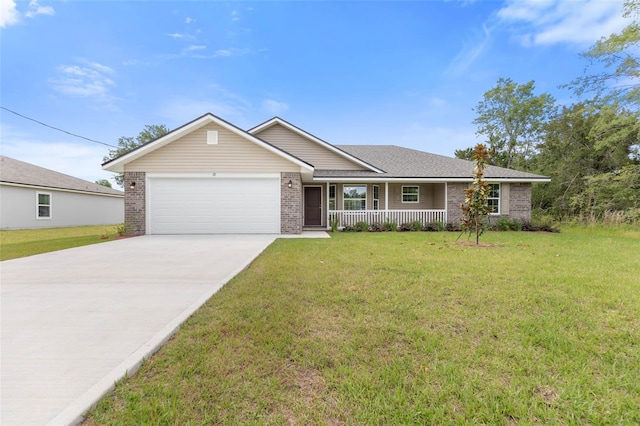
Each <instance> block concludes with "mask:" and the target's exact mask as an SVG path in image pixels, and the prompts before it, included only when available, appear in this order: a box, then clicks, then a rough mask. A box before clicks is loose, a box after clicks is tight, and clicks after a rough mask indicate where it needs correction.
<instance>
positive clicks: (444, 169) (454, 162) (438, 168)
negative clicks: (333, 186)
mask: <svg viewBox="0 0 640 426" xmlns="http://www.w3.org/2000/svg"><path fill="white" fill-rule="evenodd" d="M338 148H340V149H342V150H343V151H346V152H348V153H349V154H351V155H353V156H355V157H358V158H360V159H362V160H363V161H366V162H367V163H370V164H372V165H374V166H376V167H378V168H380V169H382V170H384V171H385V173H384V174H380V173H374V172H367V171H365V172H362V171H344V170H316V172H315V173H314V177H318V178H322V177H326V178H330V177H334V178H335V177H361V178H373V177H378V178H436V179H438V178H442V179H445V178H453V179H460V178H462V179H464V178H471V177H472V173H473V168H474V166H475V163H474V162H473V161H467V160H461V159H459V158H451V157H445V156H443V155H437V154H431V153H428V152H424V151H418V150H415V149H409V148H402V147H399V146H395V145H338ZM485 178H489V179H514V180H518V179H527V180H536V179H540V180H545V179H547V178H546V177H545V176H540V175H535V174H532V173H526V172H520V171H517V170H511V169H505V168H502V167H496V166H488V167H487V168H486V169H485Z"/></svg>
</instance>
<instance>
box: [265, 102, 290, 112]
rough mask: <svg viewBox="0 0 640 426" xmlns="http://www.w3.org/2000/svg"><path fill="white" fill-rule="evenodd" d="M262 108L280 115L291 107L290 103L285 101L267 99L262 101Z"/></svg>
mask: <svg viewBox="0 0 640 426" xmlns="http://www.w3.org/2000/svg"><path fill="white" fill-rule="evenodd" d="M261 109H262V111H264V112H266V113H268V114H273V115H279V114H281V113H283V112H285V111H287V110H288V109H289V105H288V104H286V103H284V102H278V101H275V100H273V99H266V100H264V101H262V108H261Z"/></svg>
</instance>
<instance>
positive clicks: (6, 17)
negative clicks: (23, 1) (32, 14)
mask: <svg viewBox="0 0 640 426" xmlns="http://www.w3.org/2000/svg"><path fill="white" fill-rule="evenodd" d="M19 21H20V13H19V12H18V10H17V9H16V2H15V1H13V0H0V28H4V27H8V26H9V25H13V24H17V23H18V22H19Z"/></svg>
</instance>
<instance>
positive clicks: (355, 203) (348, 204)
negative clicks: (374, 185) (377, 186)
mask: <svg viewBox="0 0 640 426" xmlns="http://www.w3.org/2000/svg"><path fill="white" fill-rule="evenodd" d="M342 205H343V208H344V210H366V209H367V187H366V186H365V185H351V186H347V185H345V186H344V187H343V200H342Z"/></svg>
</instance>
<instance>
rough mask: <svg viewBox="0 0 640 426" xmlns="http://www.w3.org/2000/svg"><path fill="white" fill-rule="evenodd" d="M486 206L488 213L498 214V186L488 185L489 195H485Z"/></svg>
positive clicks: (496, 184)
mask: <svg viewBox="0 0 640 426" xmlns="http://www.w3.org/2000/svg"><path fill="white" fill-rule="evenodd" d="M487 206H488V207H489V213H491V214H500V184H499V183H490V184H489V194H488V195H487Z"/></svg>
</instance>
